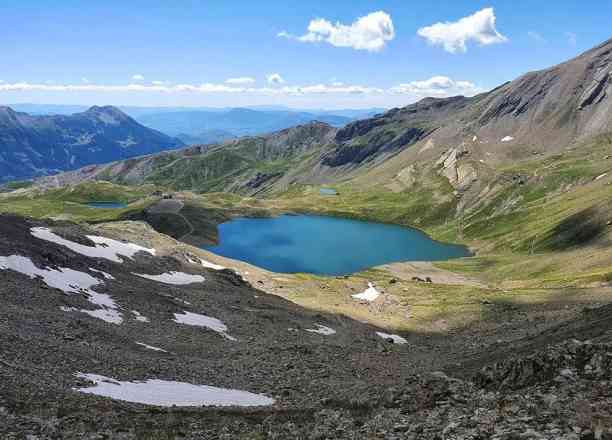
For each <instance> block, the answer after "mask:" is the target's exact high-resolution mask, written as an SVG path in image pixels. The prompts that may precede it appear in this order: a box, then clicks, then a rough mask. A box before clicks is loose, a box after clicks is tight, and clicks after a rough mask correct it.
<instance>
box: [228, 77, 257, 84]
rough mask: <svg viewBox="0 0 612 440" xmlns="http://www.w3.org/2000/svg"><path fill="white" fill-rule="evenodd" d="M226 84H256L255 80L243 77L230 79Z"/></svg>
mask: <svg viewBox="0 0 612 440" xmlns="http://www.w3.org/2000/svg"><path fill="white" fill-rule="evenodd" d="M225 82H226V83H227V84H253V83H254V82H255V78H251V77H248V76H241V77H238V78H228V79H226V80H225Z"/></svg>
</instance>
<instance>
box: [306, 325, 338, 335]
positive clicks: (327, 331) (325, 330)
mask: <svg viewBox="0 0 612 440" xmlns="http://www.w3.org/2000/svg"><path fill="white" fill-rule="evenodd" d="M315 325H316V326H317V328H307V329H306V331H307V332H310V333H318V334H320V335H325V336H331V335H335V334H336V330H334V329H333V328H330V327H326V326H324V325H321V324H315Z"/></svg>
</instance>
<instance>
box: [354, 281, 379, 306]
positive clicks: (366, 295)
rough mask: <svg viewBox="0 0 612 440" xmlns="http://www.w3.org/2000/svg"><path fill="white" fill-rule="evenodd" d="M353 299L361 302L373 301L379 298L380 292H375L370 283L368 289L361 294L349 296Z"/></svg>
mask: <svg viewBox="0 0 612 440" xmlns="http://www.w3.org/2000/svg"><path fill="white" fill-rule="evenodd" d="M351 296H352V297H353V298H355V299H358V300H363V301H370V302H371V301H374V300H375V299H376V298H378V297H379V296H380V292H379V291H378V290H376V288H375V287H374V285H373V284H372V283H368V288H367V289H366V290H364V291H363V292H361V293H356V294H354V295H351Z"/></svg>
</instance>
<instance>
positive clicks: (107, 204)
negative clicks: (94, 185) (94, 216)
mask: <svg viewBox="0 0 612 440" xmlns="http://www.w3.org/2000/svg"><path fill="white" fill-rule="evenodd" d="M87 206H89V207H90V208H100V209H121V208H127V206H128V205H127V203H123V202H89V203H87Z"/></svg>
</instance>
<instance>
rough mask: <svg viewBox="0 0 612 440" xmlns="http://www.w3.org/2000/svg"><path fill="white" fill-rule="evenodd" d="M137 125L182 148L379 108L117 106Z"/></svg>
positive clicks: (33, 108)
mask: <svg viewBox="0 0 612 440" xmlns="http://www.w3.org/2000/svg"><path fill="white" fill-rule="evenodd" d="M10 107H11V108H12V109H13V110H15V111H20V112H26V113H30V114H33V115H69V114H73V113H78V112H84V111H86V110H87V107H85V106H78V105H54V104H12V105H10ZM118 108H119V109H120V110H121V111H123V112H124V113H126V114H127V115H129V116H131V117H133V118H134V119H135V120H136V121H138V122H139V123H141V124H143V125H145V126H147V127H150V128H153V129H155V130H159V131H161V132H163V133H166V134H168V135H171V136H175V137H178V138H180V139H181V140H182V141H183V142H185V143H186V144H208V143H216V142H222V141H224V140H227V139H232V138H235V137H240V136H246V135H258V134H263V133H268V132H272V131H277V130H282V129H284V128H289V127H293V126H295V125H300V124H306V123H308V122H312V121H320V122H325V123H327V124H330V125H332V126H335V127H341V126H343V125H346V124H348V123H349V122H352V121H354V120H356V119H361V118H367V117H371V116H374V115H375V114H378V113H382V112H384V111H385V110H384V109H382V108H371V109H339V110H323V109H321V110H299V109H291V108H288V107H283V106H255V107H247V108H212V107H198V108H189V107H135V106H119V107H118Z"/></svg>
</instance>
